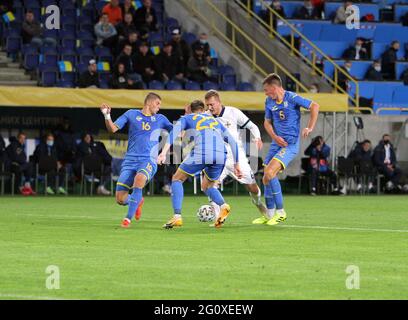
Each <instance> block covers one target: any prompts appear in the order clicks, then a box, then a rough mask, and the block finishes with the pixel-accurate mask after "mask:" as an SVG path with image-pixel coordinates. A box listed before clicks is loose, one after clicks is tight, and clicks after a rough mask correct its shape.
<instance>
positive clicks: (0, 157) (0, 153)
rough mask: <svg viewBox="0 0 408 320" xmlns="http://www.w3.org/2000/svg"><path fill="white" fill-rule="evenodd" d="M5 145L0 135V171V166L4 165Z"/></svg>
mask: <svg viewBox="0 0 408 320" xmlns="http://www.w3.org/2000/svg"><path fill="white" fill-rule="evenodd" d="M5 162H6V143H5V142H4V139H3V137H2V135H1V134H0V170H2V168H1V166H2V165H5V164H6V163H5Z"/></svg>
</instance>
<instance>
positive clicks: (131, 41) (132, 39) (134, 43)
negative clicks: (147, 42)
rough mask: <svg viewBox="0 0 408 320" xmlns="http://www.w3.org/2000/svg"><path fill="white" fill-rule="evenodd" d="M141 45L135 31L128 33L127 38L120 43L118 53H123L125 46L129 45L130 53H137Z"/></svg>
mask: <svg viewBox="0 0 408 320" xmlns="http://www.w3.org/2000/svg"><path fill="white" fill-rule="evenodd" d="M141 44H142V41H140V40H139V35H138V33H137V31H130V32H129V35H128V37H127V38H126V39H123V40H122V41H120V43H119V46H118V51H119V52H123V49H124V48H125V45H129V46H131V47H132V52H138V51H139V47H140V45H141Z"/></svg>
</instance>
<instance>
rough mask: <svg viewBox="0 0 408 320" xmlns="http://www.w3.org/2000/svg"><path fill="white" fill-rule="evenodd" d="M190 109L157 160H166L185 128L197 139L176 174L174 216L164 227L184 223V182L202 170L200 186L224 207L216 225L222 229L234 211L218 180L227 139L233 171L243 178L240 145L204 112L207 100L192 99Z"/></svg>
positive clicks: (171, 134)
mask: <svg viewBox="0 0 408 320" xmlns="http://www.w3.org/2000/svg"><path fill="white" fill-rule="evenodd" d="M190 111H191V113H190V114H187V115H185V116H183V117H181V119H180V120H179V121H178V122H177V123H176V124H175V125H174V128H173V131H172V132H171V133H170V135H169V137H168V139H167V141H166V144H165V146H164V147H163V150H162V152H161V154H160V155H159V157H158V160H157V162H158V164H159V165H160V164H162V163H164V161H165V160H166V154H167V152H168V151H169V149H170V146H171V145H172V144H173V143H174V141H175V140H176V139H177V138H178V137H179V136H180V135H181V134H182V132H183V131H185V135H184V137H185V138H186V137H187V140H189V139H188V138H193V139H194V148H193V149H192V151H191V152H190V154H189V155H188V156H187V157H186V158H185V159H184V161H183V162H182V163H181V165H180V166H179V168H178V169H177V171H176V173H175V174H174V175H173V178H172V185H171V189H172V204H173V210H174V216H173V218H172V219H170V221H169V222H167V223H166V224H165V225H164V226H163V227H164V228H166V229H171V228H173V227H181V226H182V225H183V220H182V218H181V207H182V203H183V197H184V190H183V182H184V181H185V180H187V178H188V177H189V176H195V175H196V174H197V173H200V172H203V173H204V177H203V180H202V184H201V188H202V190H203V191H204V193H205V194H206V195H207V196H208V197H209V198H210V199H211V200H212V201H214V202H215V203H216V204H217V205H219V206H220V208H221V210H220V214H219V216H218V218H217V219H216V221H215V224H214V226H215V227H216V228H219V227H221V226H222V224H223V223H224V222H225V219H226V218H227V216H228V215H229V213H230V211H231V208H230V206H229V205H228V204H227V203H226V202H225V200H224V198H223V197H222V195H221V193H220V191H219V190H218V188H217V181H218V179H219V177H220V176H221V173H222V171H223V170H224V166H225V161H226V157H227V149H226V148H225V143H224V141H225V142H227V143H228V144H229V145H230V146H231V150H232V153H233V157H234V174H235V175H236V176H237V177H238V178H240V177H242V172H241V169H240V167H239V163H238V161H239V159H238V157H239V153H238V144H237V142H236V141H235V139H234V138H233V137H232V135H231V134H230V133H229V132H228V130H227V129H226V128H225V127H224V126H223V125H222V124H221V123H220V122H218V121H217V119H215V118H214V117H213V116H210V115H208V114H205V113H204V111H205V105H204V102H202V101H200V100H196V101H193V102H192V103H191V105H190Z"/></svg>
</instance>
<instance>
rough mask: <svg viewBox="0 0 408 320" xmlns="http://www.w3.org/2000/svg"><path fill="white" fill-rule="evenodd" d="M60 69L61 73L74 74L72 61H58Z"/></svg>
mask: <svg viewBox="0 0 408 320" xmlns="http://www.w3.org/2000/svg"><path fill="white" fill-rule="evenodd" d="M58 67H59V70H60V72H72V71H73V68H72V63H71V61H58Z"/></svg>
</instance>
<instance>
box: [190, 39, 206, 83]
mask: <svg viewBox="0 0 408 320" xmlns="http://www.w3.org/2000/svg"><path fill="white" fill-rule="evenodd" d="M210 72H211V71H210V69H209V68H208V61H207V59H205V57H204V46H198V47H196V49H195V51H194V53H193V56H192V57H191V58H190V60H189V61H188V73H189V77H188V78H189V79H190V80H192V81H196V82H199V83H203V82H205V81H207V80H209V79H210Z"/></svg>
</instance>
